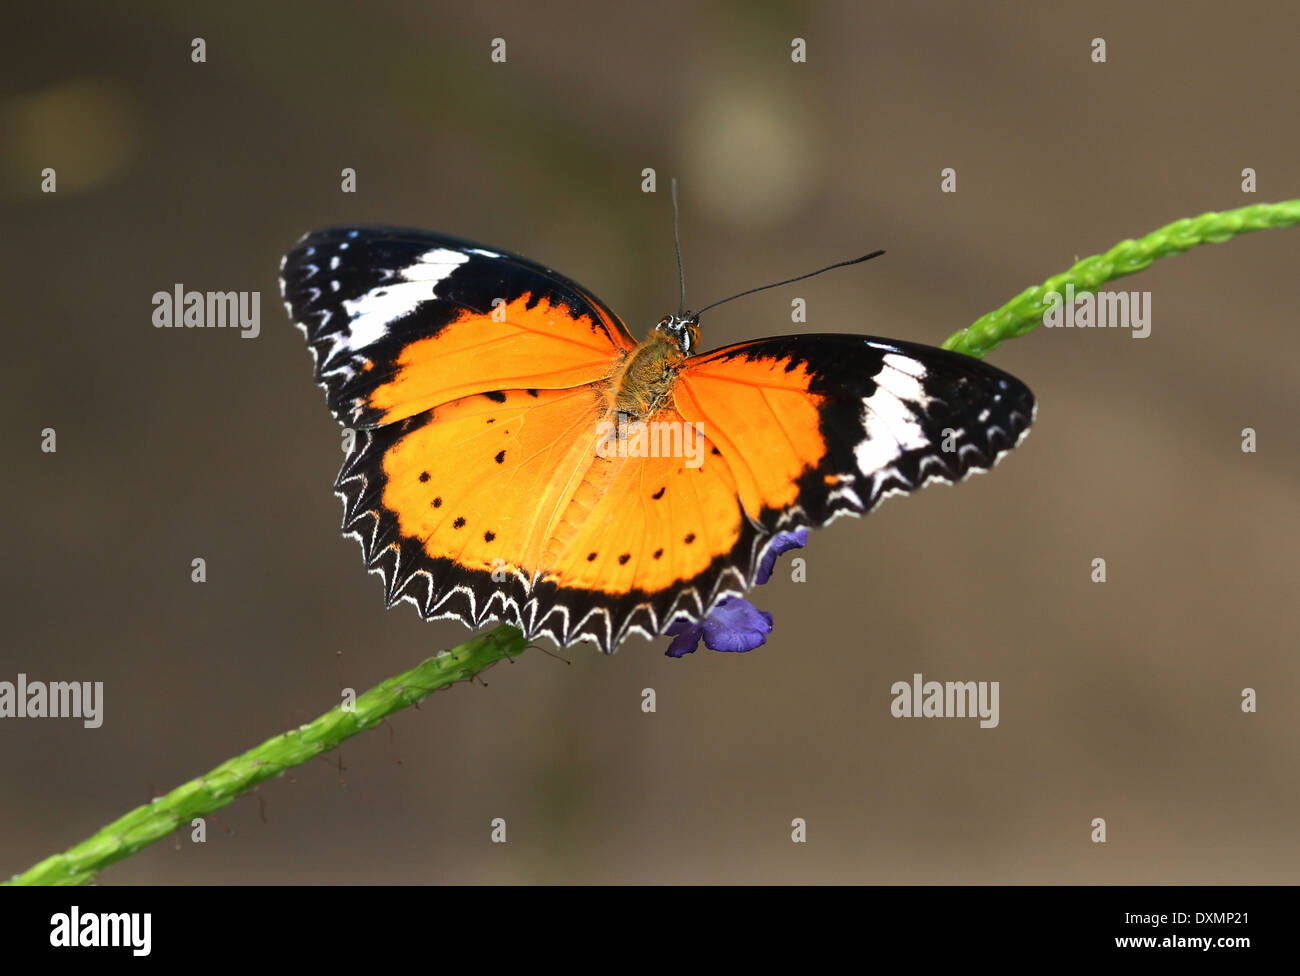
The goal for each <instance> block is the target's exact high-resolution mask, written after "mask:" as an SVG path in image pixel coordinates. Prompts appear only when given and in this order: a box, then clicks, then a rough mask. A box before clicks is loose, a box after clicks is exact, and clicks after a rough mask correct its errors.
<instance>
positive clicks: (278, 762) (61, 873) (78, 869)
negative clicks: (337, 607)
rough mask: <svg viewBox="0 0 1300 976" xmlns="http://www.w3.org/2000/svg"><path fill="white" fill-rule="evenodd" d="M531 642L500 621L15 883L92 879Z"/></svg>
mask: <svg viewBox="0 0 1300 976" xmlns="http://www.w3.org/2000/svg"><path fill="white" fill-rule="evenodd" d="M527 646H528V642H527V641H526V640H525V639H524V635H523V634H521V633H520V632H519V631H518V630H516V629H515V628H514V627H508V626H502V627H497V628H496V629H495V630H491V631H489V632H488V633H486V634H483V635H481V636H478V637H474V638H472V639H470V640H468V641H466V642H465V643H464V644H461V645H460V646H459V647H457V648H456V649H454V650H451V651H443V652H442V653H441V654H439V655H437V656H436V657H431V658H429V659H428V660H427V661H425V662H424V663H423V664H420V665H418V666H417V667H415V668H412V669H411V670H410V671H406V672H404V673H402V674H399V675H397V676H395V677H392V678H389V679H388V680H387V681H384V682H383V683H382V684H378V685H376V686H375V687H374V688H371V689H370V690H369V691H367V692H366V693H365V694H364V695H362V696H361V697H360V698H358V699H357V700H356V703H355V708H353V709H348V710H345V709H344V708H343V706H341V705H340V706H339V707H337V708H331V709H330V710H329V711H328V712H326V713H325V714H324V715H322V716H321V717H320V718H318V719H316V720H315V721H314V722H309V723H307V724H306V725H303V726H300V727H299V728H296V729H293V730H292V731H290V732H285V733H284V734H283V735H277V736H276V737H275V738H273V739H267V740H266V741H265V742H263V743H262V744H261V745H260V746H257V747H256V748H253V749H249V750H248V752H246V753H244V754H243V755H242V756H236V757H235V758H234V759H228V760H226V761H225V762H223V763H222V764H221V765H220V766H218V767H217V768H216V769H214V770H212V771H211V772H210V773H207V774H206V775H204V776H200V777H199V778H198V779H193V780H190V781H189V782H188V783H185V784H184V785H182V786H178V787H177V788H176V789H174V790H172V791H171V792H170V793H168V794H167V795H166V796H160V797H158V798H157V799H155V800H154V801H153V802H152V803H147V804H145V805H144V806H142V807H137V808H136V809H134V810H132V811H131V812H130V813H128V814H127V815H126V816H124V817H122V818H121V819H119V820H115V821H113V822H112V823H111V824H109V825H108V826H107V827H104V828H103V829H102V830H100V831H99V832H98V833H97V834H95V835H94V836H93V837H91V838H90V839H89V840H85V841H82V842H81V843H80V844H78V845H77V846H76V847H74V848H72V849H71V850H68V851H65V852H64V853H62V854H55V855H54V856H53V857H47V858H46V859H45V860H44V861H41V862H40V863H39V864H37V865H35V866H34V867H31V868H29V869H28V870H26V871H24V872H23V873H22V874H20V875H17V876H15V877H14V878H13V879H12V880H11V881H10V883H11V884H22V885H32V884H61V885H65V884H86V883H88V882H89V881H91V880H92V879H93V878H94V877H95V874H96V872H98V871H102V870H103V869H104V868H106V867H108V865H110V864H112V863H113V862H114V861H120V860H122V858H124V857H129V856H130V855H132V854H134V853H135V852H136V851H138V850H140V849H141V848H143V847H147V846H148V845H150V844H152V843H153V842H154V841H156V840H159V839H161V838H163V837H166V836H167V835H168V834H170V833H171V832H172V831H173V830H175V829H176V828H177V827H180V826H183V825H185V824H188V823H189V822H190V821H191V820H193V819H194V818H195V817H202V816H205V815H207V814H209V813H212V812H213V811H215V810H220V809H221V808H222V807H224V806H225V805H226V804H228V803H230V802H231V801H233V800H234V799H235V798H236V797H238V796H239V795H240V794H241V793H243V792H245V791H246V790H249V789H251V788H253V787H254V786H256V785H257V784H258V783H261V782H264V781H265V780H268V779H271V778H272V777H273V776H279V775H280V774H281V773H283V772H284V771H285V770H286V769H289V768H290V767H292V766H298V765H300V764H302V763H305V762H306V761H307V760H309V759H313V758H315V757H316V756H319V755H320V754H321V753H322V752H325V751H327V750H329V749H333V748H335V747H336V746H338V745H339V744H340V743H341V742H343V740H344V739H347V738H349V737H351V736H354V735H356V734H357V733H358V732H360V731H362V730H363V729H368V728H371V727H372V726H375V725H378V724H379V723H380V722H382V721H383V720H384V718H385V717H386V716H388V715H391V714H393V712H396V711H400V710H401V709H403V708H406V707H407V706H408V705H414V704H415V703H416V702H418V701H420V700H422V699H424V698H427V697H428V696H429V695H431V694H433V692H435V691H437V690H438V689H440V688H445V687H447V686H448V685H451V684H453V683H455V682H457V681H464V680H465V679H466V678H472V677H474V676H475V675H476V674H478V673H479V672H480V671H482V670H483V669H484V668H486V667H488V666H489V665H492V664H495V663H496V662H497V661H500V660H501V659H502V658H511V657H515V656H516V655H518V654H521V653H523V651H524V650H525V648H527Z"/></svg>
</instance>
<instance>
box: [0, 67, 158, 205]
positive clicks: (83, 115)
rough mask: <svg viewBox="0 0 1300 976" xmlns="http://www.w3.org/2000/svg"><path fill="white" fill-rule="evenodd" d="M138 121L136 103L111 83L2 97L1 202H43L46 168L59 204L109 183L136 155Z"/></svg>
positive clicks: (65, 86)
mask: <svg viewBox="0 0 1300 976" xmlns="http://www.w3.org/2000/svg"><path fill="white" fill-rule="evenodd" d="M138 118H139V113H138V112H137V111H136V108H135V105H134V103H133V101H132V99H131V97H130V96H129V95H128V94H127V93H126V92H125V91H124V90H123V89H122V88H121V86H119V85H118V84H116V83H114V82H112V81H109V80H80V81H71V82H64V83H62V84H59V85H55V86H53V87H51V88H46V89H45V90H43V91H39V92H31V93H27V94H22V95H8V96H3V97H0V144H3V145H4V147H5V152H4V153H3V154H0V196H3V198H4V199H6V200H23V199H30V198H32V197H39V196H42V195H43V194H42V193H41V171H42V170H44V169H47V168H50V169H53V170H54V171H55V174H56V178H57V192H56V193H54V194H51V196H53V197H56V198H57V197H58V196H62V195H65V194H68V193H85V192H87V191H89V190H95V189H98V188H99V187H102V186H104V185H105V184H108V183H111V182H112V181H113V180H115V179H117V178H119V177H120V176H121V175H122V174H123V173H124V172H125V171H126V169H127V167H128V166H129V165H130V163H131V160H132V159H133V158H134V157H135V154H136V150H137V148H138V145H139V128H140V127H139V124H138Z"/></svg>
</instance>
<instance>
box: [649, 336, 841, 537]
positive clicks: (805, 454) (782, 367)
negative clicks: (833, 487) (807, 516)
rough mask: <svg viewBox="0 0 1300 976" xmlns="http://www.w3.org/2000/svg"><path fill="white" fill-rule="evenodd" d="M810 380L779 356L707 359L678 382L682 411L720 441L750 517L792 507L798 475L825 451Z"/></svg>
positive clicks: (676, 392) (800, 367) (803, 367)
mask: <svg viewBox="0 0 1300 976" xmlns="http://www.w3.org/2000/svg"><path fill="white" fill-rule="evenodd" d="M811 382H812V376H811V375H810V374H809V372H808V369H807V366H806V365H805V364H804V363H802V362H797V361H795V360H792V359H790V358H782V357H777V356H762V357H754V358H749V359H746V358H739V357H738V358H731V359H726V360H722V361H718V360H711V359H710V358H708V357H706V358H705V359H703V360H701V361H700V362H699V363H698V364H688V365H687V366H686V367H685V368H684V369H683V370H682V371H681V374H680V376H679V377H678V381H677V386H676V389H675V390H674V397H675V399H676V403H677V409H678V410H679V411H680V412H681V415H682V417H684V418H685V419H687V420H689V421H694V422H699V423H701V424H703V425H704V433H705V435H706V436H707V437H709V438H710V439H712V440H713V441H715V442H716V443H717V445H718V449H719V450H720V451H721V452H722V454H723V456H724V457H725V458H726V460H727V464H728V465H729V466H730V468H731V471H732V473H733V476H734V478H735V482H736V485H737V489H738V493H739V495H740V500H741V503H742V504H743V505H744V506H745V511H746V512H748V513H749V514H750V516H751V517H753V518H757V517H758V516H759V513H760V512H761V511H762V510H763V508H764V506H766V507H767V508H770V509H780V508H785V507H787V506H789V505H791V504H793V503H794V501H795V499H796V498H797V496H798V485H797V479H798V477H799V475H800V474H801V473H802V472H804V471H806V470H807V469H808V468H812V467H816V466H817V465H818V463H820V461H821V459H822V458H823V457H824V456H825V454H826V444H825V442H824V441H823V439H822V434H821V431H820V426H821V415H820V407H821V404H822V397H820V396H818V395H817V394H814V393H810V392H809V389H808V388H809V385H810V383H811Z"/></svg>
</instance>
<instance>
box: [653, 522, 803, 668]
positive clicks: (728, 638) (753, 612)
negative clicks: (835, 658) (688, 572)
mask: <svg viewBox="0 0 1300 976" xmlns="http://www.w3.org/2000/svg"><path fill="white" fill-rule="evenodd" d="M807 544H808V530H807V529H806V528H803V527H802V526H800V527H799V528H797V529H795V530H794V531H793V532H778V533H777V534H776V535H775V536H774V537H773V539H772V542H771V544H770V546H769V548H768V550H767V552H766V553H764V555H763V560H762V562H760V563H759V565H758V573H757V574H756V575H755V577H754V582H755V583H759V584H761V583H766V582H767V581H768V580H769V579H771V578H772V569H773V567H774V566H776V558H777V557H778V556H779V555H781V553H783V552H789V551H790V550H791V549H799V548H801V547H803V546H805V545H807ZM664 633H665V634H666V635H668V636H669V637H672V638H673V642H672V643H671V644H669V645H668V650H667V651H665V652H664V653H666V654H667V655H668V656H669V657H682V656H683V655H686V654H694V653H695V651H696V649H697V648H698V647H699V645H700V638H701V637H703V638H704V646H705V647H707V648H709V649H710V650H712V651H752V650H753V649H754V648H756V647H760V646H761V645H763V644H766V643H767V635H768V634H770V633H772V615H771V614H770V613H766V612H764V611H762V610H759V609H758V608H757V607H755V606H754V605H753V604H752V603H750V602H749V601H748V600H746V599H745V598H744V597H740V596H729V597H726V598H725V599H723V600H720V601H719V602H718V604H717V606H715V607H714V608H713V609H712V610H710V611H709V612H708V614H706V615H705V617H704V619H703V620H701V621H699V622H698V623H691V622H690V621H688V620H677V621H675V622H673V623H672V624H671V625H669V627H668V629H667V630H666V631H664Z"/></svg>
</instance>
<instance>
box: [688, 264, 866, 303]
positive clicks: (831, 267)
mask: <svg viewBox="0 0 1300 976" xmlns="http://www.w3.org/2000/svg"><path fill="white" fill-rule="evenodd" d="M884 253H885V252H884V251H872V252H871V253H870V254H864V255H862V257H860V258H849V260H847V261H837V262H836V263H835V264H828V265H826V267H824V268H818V269H817V270H816V271H809V272H808V273H807V274H801V275H799V276H798V277H797V278H787V279H786V280H785V281H776V282H773V283H772V284H770V285H759V286H758V287H757V288H750V289H748V290H747V291H742V292H740V293H738V294H735V295H732V296H731V298H724V299H723V300H722V301H720V302H714V303H713V304H712V305H705V306H704V307H703V308H702V309H700V310H699V312H696V313H695V314H696V315H699V314H700V312H707V311H708V310H709V309H711V308H717V307H718V306H719V305H723V304H725V303H727V302H730V301H733V300H735V299H737V298H743V297H745V296H746V295H752V294H754V292H756V291H767V289H769V288H780V287H781V286H782V285H789V284H793V283H794V282H796V281H803V280H804V279H805V278H811V277H813V276H814V275H819V274H821V273H822V272H823V271H831V270H834V269H835V268H843V267H846V266H847V265H850V264H861V263H862V262H863V261H870V260H871V259H872V258H878V257H880V255H882V254H884ZM682 300H683V301H685V300H686V294H685V287H684V286H683V293H682Z"/></svg>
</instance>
